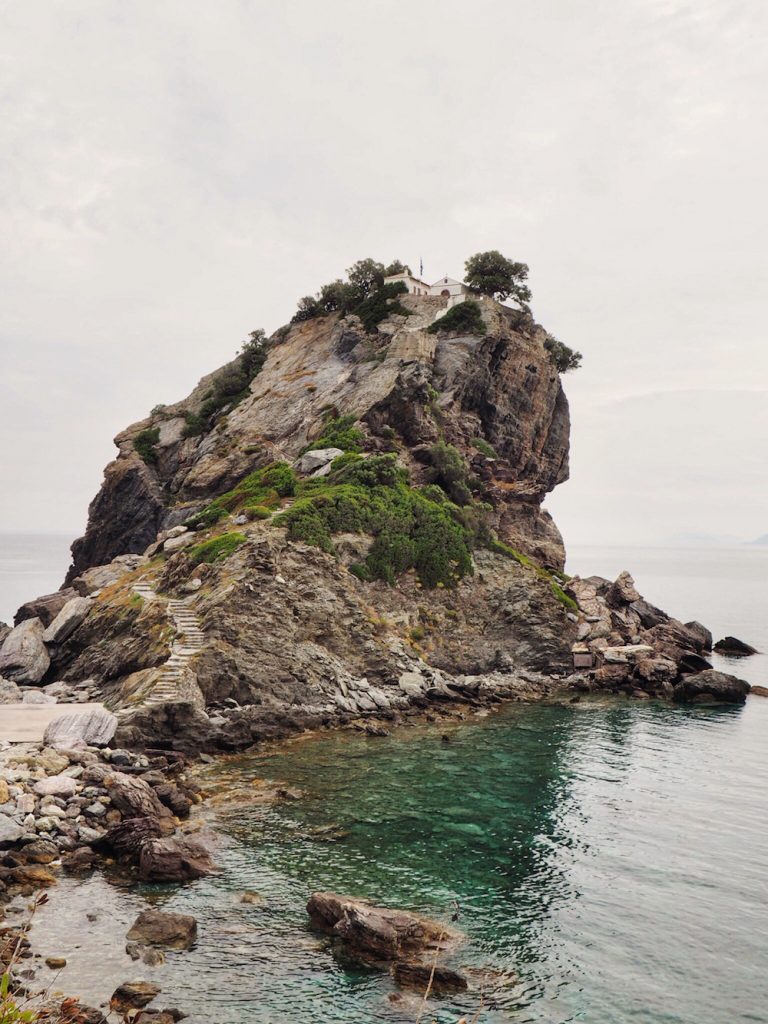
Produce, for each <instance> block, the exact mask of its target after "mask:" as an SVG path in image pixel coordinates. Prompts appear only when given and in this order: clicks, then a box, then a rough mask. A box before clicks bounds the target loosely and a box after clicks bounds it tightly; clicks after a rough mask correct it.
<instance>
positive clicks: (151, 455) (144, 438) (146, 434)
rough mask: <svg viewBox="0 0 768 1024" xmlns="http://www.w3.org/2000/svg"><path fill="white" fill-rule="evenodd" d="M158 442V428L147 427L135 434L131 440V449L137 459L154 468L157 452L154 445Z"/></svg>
mask: <svg viewBox="0 0 768 1024" xmlns="http://www.w3.org/2000/svg"><path fill="white" fill-rule="evenodd" d="M159 440H160V428H159V427H147V428H146V429H145V430H142V431H141V433H140V434H137V435H136V437H135V438H134V440H133V447H134V449H135V451H136V454H137V455H138V456H139V458H141V459H143V460H144V462H146V464H147V465H148V466H154V465H155V463H156V462H157V451H156V450H155V445H156V444H157V442H158V441H159Z"/></svg>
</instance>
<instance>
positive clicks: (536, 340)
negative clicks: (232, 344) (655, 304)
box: [68, 296, 569, 580]
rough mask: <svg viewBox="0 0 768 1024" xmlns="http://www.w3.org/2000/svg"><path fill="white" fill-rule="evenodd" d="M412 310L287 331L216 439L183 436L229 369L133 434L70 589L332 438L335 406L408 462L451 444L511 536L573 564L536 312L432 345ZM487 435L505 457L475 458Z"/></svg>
mask: <svg viewBox="0 0 768 1024" xmlns="http://www.w3.org/2000/svg"><path fill="white" fill-rule="evenodd" d="M403 301H404V302H405V305H406V306H408V307H409V308H410V310H411V313H412V315H411V316H409V317H407V318H404V317H400V316H393V317H391V318H390V319H389V320H388V321H385V322H384V323H383V324H381V325H380V328H379V331H378V332H377V333H376V334H375V335H370V334H367V333H366V332H365V331H364V330H363V328H362V326H361V324H360V322H359V321H358V320H357V318H355V317H347V318H346V319H341V320H340V319H339V318H338V316H337V315H331V316H328V317H324V318H319V319H316V320H311V321H308V322H305V323H300V324H294V325H292V326H291V327H290V328H289V329H281V330H280V331H279V332H277V333H276V335H275V336H274V337H273V338H272V339H271V340H270V343H269V347H268V353H267V358H266V362H265V364H264V366H263V369H262V370H261V372H260V373H259V374H258V376H257V377H256V378H255V379H254V380H253V382H252V384H251V387H250V394H249V396H248V397H247V398H246V399H245V400H244V401H242V402H240V404H238V405H237V406H236V407H235V408H233V409H227V408H226V407H225V408H223V409H222V410H221V413H222V415H220V417H219V418H218V419H214V422H213V425H212V427H211V428H210V429H209V430H208V431H207V432H206V431H204V432H203V433H200V434H198V435H196V436H186V434H187V432H186V431H185V419H184V417H185V416H187V417H188V416H191V415H195V414H198V413H199V411H200V408H201V407H202V405H203V402H204V401H205V399H206V396H207V395H209V394H210V391H211V387H212V385H214V386H215V382H216V380H217V379H218V378H219V377H220V376H221V375H222V374H226V373H229V372H231V371H232V364H230V366H228V367H223V368H222V370H221V371H217V373H216V374H212V375H211V376H210V377H208V378H206V379H205V380H204V381H201V383H200V384H199V385H198V387H197V388H196V389H195V391H194V392H193V393H192V394H191V395H190V396H189V398H187V399H185V400H184V401H183V402H179V403H177V404H176V405H174V406H170V407H167V408H165V409H163V410H162V411H161V412H158V413H156V414H154V415H153V416H152V417H151V418H150V419H147V420H144V421H142V422H140V423H137V424H134V425H133V426H132V427H129V428H128V429H127V430H125V431H123V432H122V433H121V434H120V435H119V436H118V437H117V438H116V444H117V445H118V448H119V449H120V454H119V455H118V457H117V459H115V461H114V462H112V463H110V465H109V466H108V467H107V469H106V471H105V478H104V484H103V486H102V488H101V490H100V491H99V494H98V495H97V496H96V498H95V499H94V501H93V503H92V504H91V507H90V510H89V519H88V528H87V531H86V534H85V536H84V537H83V538H81V539H80V540H78V541H76V542H75V544H74V546H73V566H72V569H71V571H70V574H69V577H68V579H69V580H72V579H74V578H75V577H76V576H78V575H80V574H82V572H83V571H84V570H85V569H87V568H89V567H91V566H95V565H103V564H106V563H107V562H109V561H110V560H111V559H112V558H114V557H115V556H116V555H120V554H124V553H126V552H137V553H138V552H142V551H144V550H145V548H147V547H148V545H150V544H151V543H152V542H153V541H154V540H155V537H156V535H157V533H158V532H159V531H161V530H162V529H166V528H168V527H169V526H174V525H176V524H177V523H179V522H181V521H182V520H183V518H184V517H185V515H188V514H189V511H190V510H192V509H193V508H194V507H195V503H197V506H198V507H199V504H200V502H201V501H204V500H210V499H211V498H213V497H215V496H216V495H217V494H219V493H221V492H222V491H224V490H226V489H227V488H228V487H231V486H232V484H233V483H235V482H236V481H237V480H238V479H240V478H242V477H243V476H244V475H245V474H246V473H248V472H249V471H251V470H252V469H254V468H256V467H257V466H259V465H264V464H266V463H268V462H270V461H273V460H274V459H276V458H281V459H287V460H289V461H292V460H293V459H295V458H296V457H297V456H299V455H300V453H301V451H302V449H304V448H305V447H306V446H307V443H308V442H309V441H311V440H312V438H313V437H318V436H320V435H321V434H322V426H323V417H324V416H325V415H326V413H327V410H328V409H329V408H330V409H334V410H335V411H337V412H338V414H339V415H342V416H343V415H353V416H355V417H357V419H358V420H359V421H360V422H361V423H362V424H363V426H364V429H365V432H366V444H367V445H368V447H369V448H370V449H371V450H377V448H379V449H380V447H381V444H382V441H383V440H386V439H388V438H390V437H391V436H392V435H394V436H395V437H396V438H398V439H399V442H400V444H401V445H402V447H403V455H404V457H405V458H406V461H409V459H410V456H409V450H410V449H412V448H414V447H417V446H418V445H420V444H422V445H423V444H431V443H434V442H435V441H436V440H437V439H438V438H439V437H441V436H442V437H444V438H445V439H446V440H447V441H448V442H450V443H451V444H454V445H456V446H457V447H458V448H459V449H460V450H461V451H462V452H463V453H465V455H466V456H467V458H468V459H470V458H472V457H474V458H475V459H476V460H477V461H478V462H479V465H480V468H481V470H482V472H483V474H484V475H485V476H486V477H487V483H488V496H489V498H490V501H491V503H492V504H493V506H494V509H495V519H496V523H497V526H498V528H499V531H500V533H501V534H502V536H503V538H504V539H507V540H508V541H509V542H510V543H512V544H513V546H515V547H519V548H521V550H523V551H526V552H527V553H529V554H531V555H532V556H534V557H537V558H539V559H540V560H542V561H545V562H547V563H549V564H552V565H558V566H562V563H563V559H564V552H563V547H562V540H561V538H560V536H559V534H558V532H557V529H556V528H555V526H554V524H553V523H552V521H551V519H549V517H548V516H546V514H543V513H541V512H540V509H539V506H540V504H541V501H542V500H543V498H544V497H545V495H546V494H547V493H548V492H549V491H550V490H552V488H553V487H555V486H556V485H557V484H558V483H560V482H562V481H563V480H565V479H567V476H568V434H569V417H568V403H567V401H566V398H565V395H564V394H563V391H562V388H561V386H560V380H559V377H558V374H557V371H556V370H555V367H554V364H553V363H552V360H551V358H550V356H549V353H548V352H547V351H546V349H545V348H544V344H543V342H544V340H545V338H546V332H545V331H543V329H542V328H540V327H538V326H537V325H536V324H535V323H534V322H533V321H532V320H531V319H530V317H529V316H527V315H526V314H522V313H519V312H516V311H513V310H510V309H506V308H504V307H501V306H499V305H497V304H496V303H493V302H490V301H488V302H484V303H483V316H484V318H485V321H486V325H487V328H488V333H487V335H486V337H485V338H477V337H476V336H474V335H472V336H461V337H454V336H449V335H447V336H442V335H434V334H428V333H427V331H426V328H427V327H428V326H429V325H430V323H431V322H432V319H433V317H434V314H435V308H434V303H430V302H429V301H428V300H421V299H419V298H418V297H416V296H407V297H404V300H403ZM224 414H226V415H224ZM152 429H156V430H157V431H158V442H157V444H156V445H155V446H154V448H153V451H152V458H151V459H148V460H147V462H144V461H142V459H141V458H140V456H139V454H138V453H137V451H136V449H135V447H134V441H135V439H136V438H137V437H138V436H139V434H141V433H142V431H147V430H152ZM476 438H480V439H482V440H483V442H484V444H486V445H490V446H491V447H492V449H493V451H494V453H495V457H494V458H488V457H487V456H484V455H482V454H479V453H478V452H477V451H476V450H475V449H474V448H473V441H474V439H476ZM327 447H330V446H327ZM316 468H322V467H321V466H318V467H316ZM414 468H415V469H416V470H417V471H418V468H419V467H418V464H417V463H414Z"/></svg>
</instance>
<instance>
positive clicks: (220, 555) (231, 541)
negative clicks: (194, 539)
mask: <svg viewBox="0 0 768 1024" xmlns="http://www.w3.org/2000/svg"><path fill="white" fill-rule="evenodd" d="M246 540H247V537H246V536H245V534H243V533H222V534H221V535H220V536H219V537H212V538H211V539H210V540H205V541H203V543H202V544H197V545H195V547H193V548H190V549H189V559H190V561H191V562H192V564H193V565H200V563H201V562H208V563H212V562H222V561H223V560H224V559H225V558H229V556H230V555H231V554H232V553H233V552H234V551H237V549H238V548H239V547H240V545H241V544H244V543H245V542H246Z"/></svg>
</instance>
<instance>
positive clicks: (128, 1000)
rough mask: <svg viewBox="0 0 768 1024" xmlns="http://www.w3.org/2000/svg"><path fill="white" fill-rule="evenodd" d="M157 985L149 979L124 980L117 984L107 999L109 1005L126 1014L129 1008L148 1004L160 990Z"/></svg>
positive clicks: (112, 1008)
mask: <svg viewBox="0 0 768 1024" xmlns="http://www.w3.org/2000/svg"><path fill="white" fill-rule="evenodd" d="M161 991H162V990H161V988H160V986H159V985H153V984H152V983H151V982H149V981H124V982H123V984H122V985H118V987H117V988H116V989H115V991H114V992H113V993H112V997H111V998H110V1000H109V1007H110V1009H111V1010H114V1011H115V1012H117V1013H121V1014H124V1015H127V1014H128V1012H129V1011H130V1010H140V1009H142V1007H144V1006H148V1005H149V1004H150V1003H151V1002H152V1000H153V999H154V998H155V996H157V995H159V994H160V992H161Z"/></svg>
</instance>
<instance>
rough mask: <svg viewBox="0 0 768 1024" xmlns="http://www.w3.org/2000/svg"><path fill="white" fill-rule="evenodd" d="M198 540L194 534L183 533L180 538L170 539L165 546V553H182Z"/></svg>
mask: <svg viewBox="0 0 768 1024" xmlns="http://www.w3.org/2000/svg"><path fill="white" fill-rule="evenodd" d="M197 540H198V538H197V537H196V536H195V534H194V533H182V534H179V536H178V537H169V538H168V540H167V541H165V543H164V544H163V551H164V552H165V553H166V555H172V554H173V553H174V551H181V550H182V549H183V548H188V547H189V546H190V544H194V543H195V542H196V541H197Z"/></svg>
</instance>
